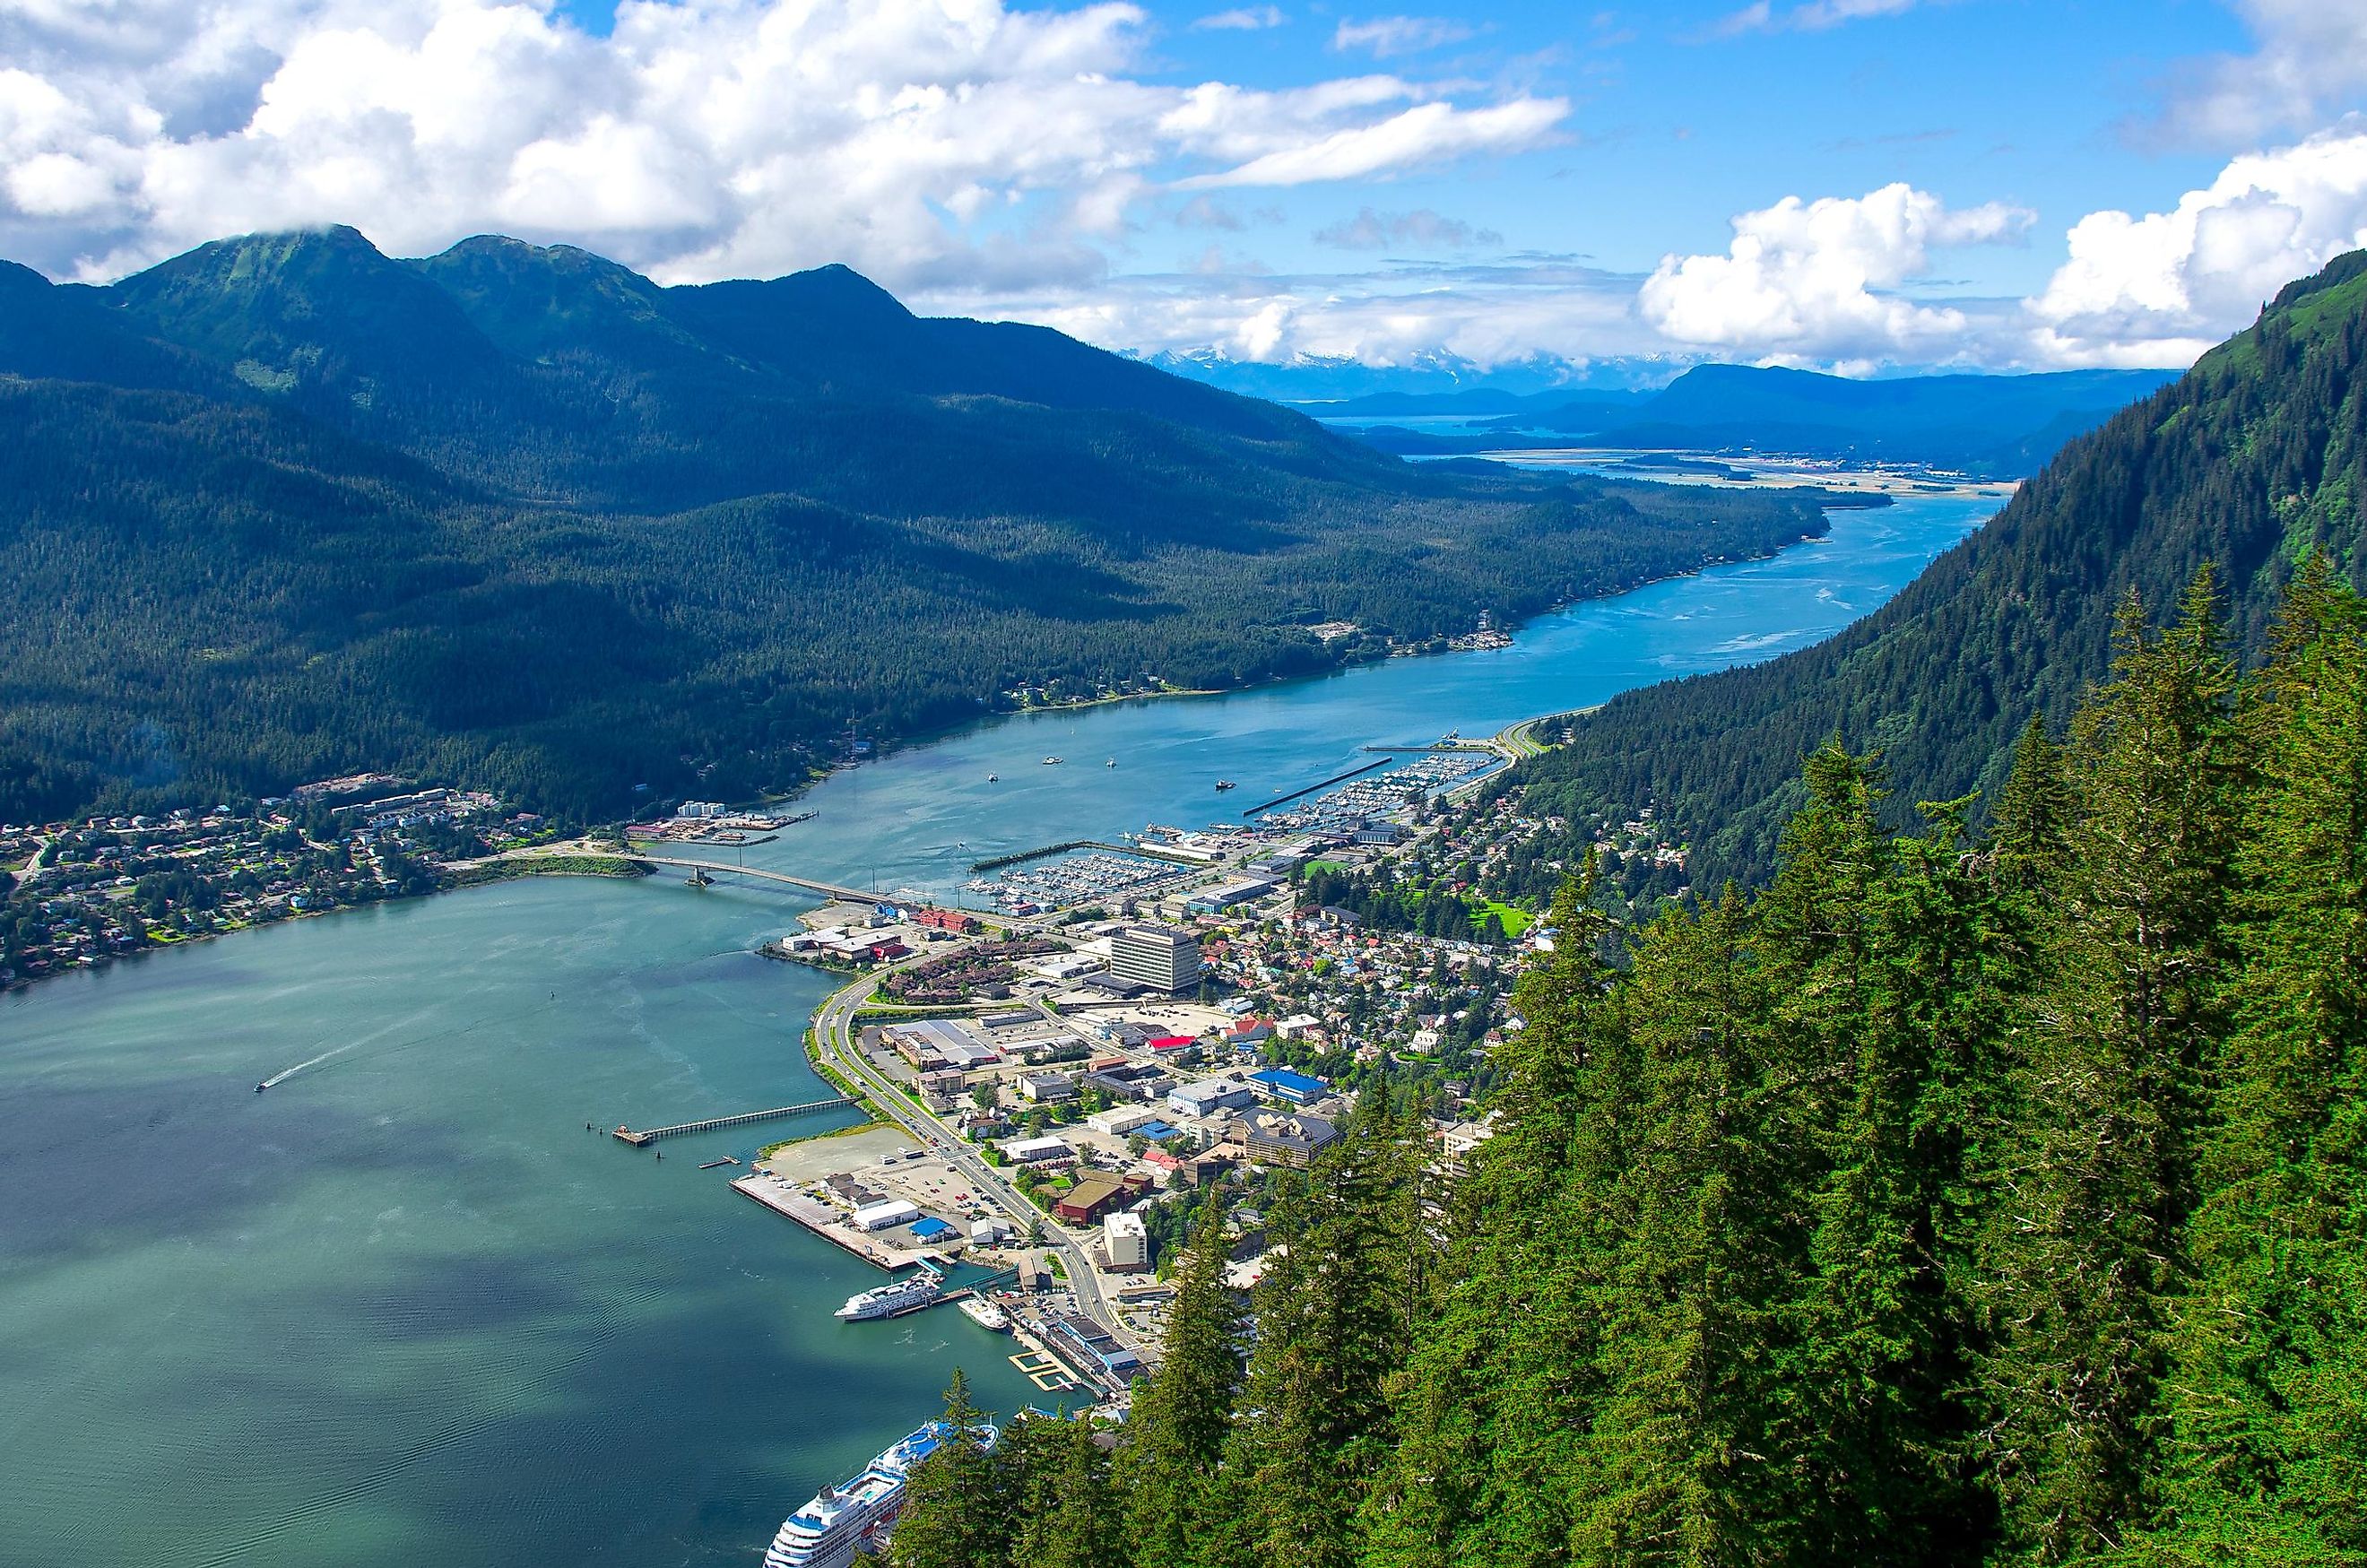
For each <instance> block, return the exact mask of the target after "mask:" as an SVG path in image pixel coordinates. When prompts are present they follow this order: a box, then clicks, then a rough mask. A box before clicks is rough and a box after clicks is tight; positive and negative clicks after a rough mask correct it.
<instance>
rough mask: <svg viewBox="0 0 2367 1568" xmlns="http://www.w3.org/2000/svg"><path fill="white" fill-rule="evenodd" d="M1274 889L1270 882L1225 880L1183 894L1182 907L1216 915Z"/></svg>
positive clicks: (1261, 896)
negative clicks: (1224, 881)
mask: <svg viewBox="0 0 2367 1568" xmlns="http://www.w3.org/2000/svg"><path fill="white" fill-rule="evenodd" d="M1273 891H1274V884H1273V883H1271V882H1226V883H1220V884H1218V885H1217V886H1214V887H1204V888H1200V889H1198V890H1197V891H1195V892H1193V893H1189V894H1186V895H1184V898H1183V907H1184V908H1186V909H1189V910H1191V911H1192V912H1193V913H1195V914H1202V915H1217V914H1222V913H1223V912H1224V911H1225V910H1227V909H1229V908H1234V907H1235V906H1236V905H1240V904H1249V903H1254V902H1255V901H1256V900H1258V899H1260V898H1263V897H1266V896H1267V895H1269V894H1271V893H1272V892H1273Z"/></svg>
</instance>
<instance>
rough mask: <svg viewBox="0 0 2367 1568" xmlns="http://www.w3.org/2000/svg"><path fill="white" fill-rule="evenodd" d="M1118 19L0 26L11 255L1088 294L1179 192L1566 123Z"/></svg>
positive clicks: (2, 225)
mask: <svg viewBox="0 0 2367 1568" xmlns="http://www.w3.org/2000/svg"><path fill="white" fill-rule="evenodd" d="M1147 24H1148V17H1147V16H1146V14H1145V13H1144V12H1143V11H1142V10H1141V9H1140V8H1139V7H1138V6H1134V5H1131V4H1123V3H1100V4H1086V5H1082V6H1078V7H1076V8H1073V9H1067V10H1058V9H1032V10H1023V9H1016V8H1013V7H1010V6H1006V5H1004V4H1003V3H1002V0H939V3H937V4H931V5H882V4H878V3H877V0H664V3H661V0H626V3H625V4H623V5H621V6H619V7H618V9H617V18H616V26H615V28H614V31H613V33H612V34H611V35H610V36H608V37H606V38H597V37H593V36H591V35H588V34H586V33H584V32H583V31H581V30H580V29H578V28H574V27H572V26H571V25H569V24H568V23H566V22H565V21H564V20H563V19H561V18H560V17H556V16H554V15H552V14H551V13H550V12H549V10H548V9H547V8H546V7H545V6H542V5H540V4H535V3H529V0H213V3H211V4H208V5H205V6H192V5H189V4H187V0H112V3H110V4H108V5H107V6H76V5H73V4H69V3H62V0H0V61H5V62H6V65H5V66H0V254H9V255H14V256H20V257H23V258H24V259H27V260H28V261H32V262H34V263H35V264H36V265H43V266H44V267H46V268H47V269H48V270H51V271H52V272H53V273H65V274H74V275H78V276H111V275H114V274H117V273H120V272H122V271H125V270H129V269H130V268H132V267H135V266H138V265H143V264H145V263H148V262H151V261H153V260H156V259H158V258H159V257H161V256H163V255H165V254H171V253H172V252H174V251H176V250H178V249H181V248H184V247H186V246H187V245H189V244H193V243H198V242H199V241H203V240H206V239H210V238H213V237H215V236H218V235H221V234H224V233H232V232H238V231H246V230H254V229H271V228H286V227H294V226H300V225H307V224H317V223H323V222H330V221H345V222H353V223H355V224H357V226H359V227H360V228H362V229H363V231H365V232H367V233H368V234H369V235H370V236H371V237H372V238H373V239H374V240H376V241H377V242H379V243H380V244H381V245H383V246H385V247H387V248H388V249H390V250H392V251H395V252H398V253H402V254H417V253H420V252H422V251H426V250H432V249H436V248H439V247H441V246H442V245H445V244H447V243H451V242H452V241H453V240H456V239H458V238H460V237H462V236H464V235H467V234H470V233H474V232H480V231H487V230H499V231H507V232H512V233H518V234H521V235H523V236H525V237H527V238H547V239H562V240H571V241H575V242H579V243H588V244H592V245H595V246H596V247H599V248H601V249H603V250H604V251H606V252H608V253H609V254H615V255H617V257H618V259H620V260H623V261H626V262H628V263H629V264H632V265H639V266H641V267H643V268H645V269H648V270H650V271H651V272H653V273H655V274H656V275H658V276H662V277H664V278H667V279H669V280H674V279H688V278H708V277H716V276H733V275H748V274H770V273H777V272H781V271H785V270H788V269H790V268H793V267H798V266H807V265H817V264H820V263H824V262H832V261H844V262H846V263H848V264H850V265H854V266H856V267H858V268H860V269H862V270H864V271H866V272H867V273H870V274H872V275H873V276H878V277H879V278H880V279H881V280H882V281H884V282H886V283H888V284H889V285H890V286H891V287H895V288H903V289H907V290H918V291H923V292H926V291H929V290H932V289H937V288H960V287H969V286H974V285H976V284H978V283H980V282H981V281H989V280H1000V281H1001V283H1002V284H1003V285H1004V286H1008V287H1014V288H1025V287H1031V286H1035V285H1038V284H1044V283H1054V282H1065V283H1068V284H1071V285H1074V284H1078V283H1081V282H1084V281H1089V280H1091V279H1093V278H1096V277H1099V276H1103V275H1104V273H1105V272H1106V270H1107V266H1108V263H1107V260H1106V256H1105V253H1104V249H1103V248H1102V247H1103V245H1104V243H1107V242H1109V241H1111V240H1113V239H1116V238H1118V237H1121V236H1123V235H1124V234H1125V233H1127V231H1128V230H1129V227H1130V225H1132V224H1133V223H1134V222H1135V221H1136V219H1135V217H1134V212H1135V209H1136V208H1137V207H1138V205H1139V204H1141V203H1143V202H1144V201H1146V200H1148V199H1150V198H1151V197H1155V196H1156V195H1157V194H1158V193H1159V192H1161V190H1165V189H1170V188H1175V187H1178V186H1181V187H1183V188H1192V187H1194V186H1199V185H1207V186H1216V185H1227V186H1257V185H1297V184H1305V183H1309V182H1312V181H1319V180H1325V179H1339V178H1351V177H1368V176H1374V175H1389V174H1392V173H1395V172H1396V171H1397V170H1399V169H1400V168H1410V167H1415V166H1421V165H1428V164H1436V163H1438V162H1440V161H1442V160H1446V159H1452V158H1456V157H1462V156H1467V155H1471V154H1485V153H1489V152H1503V151H1510V150H1517V149H1518V148H1521V147H1524V146H1529V145H1535V144H1536V143H1537V142H1539V141H1542V140H1544V139H1546V137H1547V136H1548V135H1549V134H1550V132H1551V129H1552V127H1553V126H1554V125H1555V124H1556V123H1557V122H1558V121H1559V120H1560V119H1561V118H1563V117H1564V115H1565V114H1566V113H1567V105H1566V104H1565V103H1563V102H1562V101H1561V100H1559V99H1550V100H1548V99H1539V98H1535V97H1534V96H1506V97H1502V98H1500V99H1498V100H1496V101H1492V102H1481V103H1475V104H1466V103H1459V102H1457V101H1455V99H1454V98H1453V97H1451V96H1446V95H1445V94H1443V93H1441V92H1438V91H1434V90H1432V89H1430V88H1427V87H1424V86H1422V85H1419V84H1415V83H1410V82H1408V81H1404V80H1401V79H1399V78H1397V77H1394V76H1363V77H1353V78H1347V79H1340V80H1331V81H1314V82H1310V83H1308V84H1307V85H1300V86H1287V87H1280V88H1273V89H1251V88H1246V87H1240V86H1234V85H1229V84H1224V83H1211V84H1204V85H1200V86H1197V87H1190V88H1182V87H1173V86H1167V85H1158V84H1154V83H1152V82H1150V81H1149V80H1147V79H1145V78H1144V77H1143V75H1142V74H1141V73H1140V67H1141V63H1142V59H1143V55H1144V52H1145V51H1146V48H1147V43H1146V38H1147V33H1148V25H1147Z"/></svg>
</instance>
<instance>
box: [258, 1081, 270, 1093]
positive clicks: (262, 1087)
mask: <svg viewBox="0 0 2367 1568" xmlns="http://www.w3.org/2000/svg"><path fill="white" fill-rule="evenodd" d="M270 1087H271V1086H270V1085H269V1084H267V1083H259V1084H256V1085H255V1093H257V1094H261V1093H262V1092H263V1091H264V1090H265V1089H269V1088H270Z"/></svg>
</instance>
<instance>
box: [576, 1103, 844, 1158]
mask: <svg viewBox="0 0 2367 1568" xmlns="http://www.w3.org/2000/svg"><path fill="white" fill-rule="evenodd" d="M855 1103H856V1102H855V1100H852V1099H850V1098H848V1097H847V1096H845V1095H843V1094H839V1095H832V1097H831V1098H830V1099H828V1100H807V1101H806V1102H805V1103H804V1104H803V1105H776V1106H775V1107H773V1108H772V1109H771V1110H770V1111H742V1112H740V1114H738V1115H737V1116H710V1117H708V1119H707V1120H706V1121H704V1122H675V1123H674V1125H673V1126H671V1127H650V1128H645V1129H643V1130H642V1131H640V1132H638V1133H637V1132H635V1131H633V1129H631V1128H630V1127H619V1128H617V1130H616V1131H615V1132H613V1133H611V1134H608V1135H609V1136H610V1137H612V1138H614V1139H616V1140H617V1142H618V1143H620V1144H630V1145H633V1147H635V1148H637V1149H638V1148H642V1147H645V1146H647V1145H651V1144H654V1143H656V1142H657V1141H658V1140H659V1139H660V1138H671V1137H673V1136H674V1135H675V1134H678V1133H711V1132H713V1131H714V1130H715V1129H716V1128H718V1127H742V1126H745V1125H746V1124H747V1123H749V1122H770V1121H772V1120H774V1119H775V1118H776V1117H780V1116H809V1115H811V1114H812V1113H813V1112H815V1111H836V1110H838V1109H840V1108H841V1107H842V1106H849V1105H853V1104H855Z"/></svg>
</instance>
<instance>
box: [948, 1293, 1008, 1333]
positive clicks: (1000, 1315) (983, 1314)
mask: <svg viewBox="0 0 2367 1568" xmlns="http://www.w3.org/2000/svg"><path fill="white" fill-rule="evenodd" d="M954 1305H956V1306H957V1307H959V1308H961V1311H962V1315H963V1316H965V1317H967V1318H968V1319H969V1320H970V1321H971V1322H972V1323H975V1324H977V1325H979V1326H980V1328H985V1329H991V1330H992V1331H993V1332H995V1333H997V1334H1001V1333H1002V1332H1003V1331H1004V1330H1005V1329H1007V1328H1009V1327H1010V1326H1011V1314H1009V1313H1007V1312H1005V1311H1003V1310H1002V1308H1001V1307H999V1306H996V1305H995V1304H994V1303H992V1302H991V1301H988V1300H987V1299H986V1298H985V1297H984V1296H964V1297H963V1298H962V1299H961V1300H959V1301H957V1302H956V1303H954Z"/></svg>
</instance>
